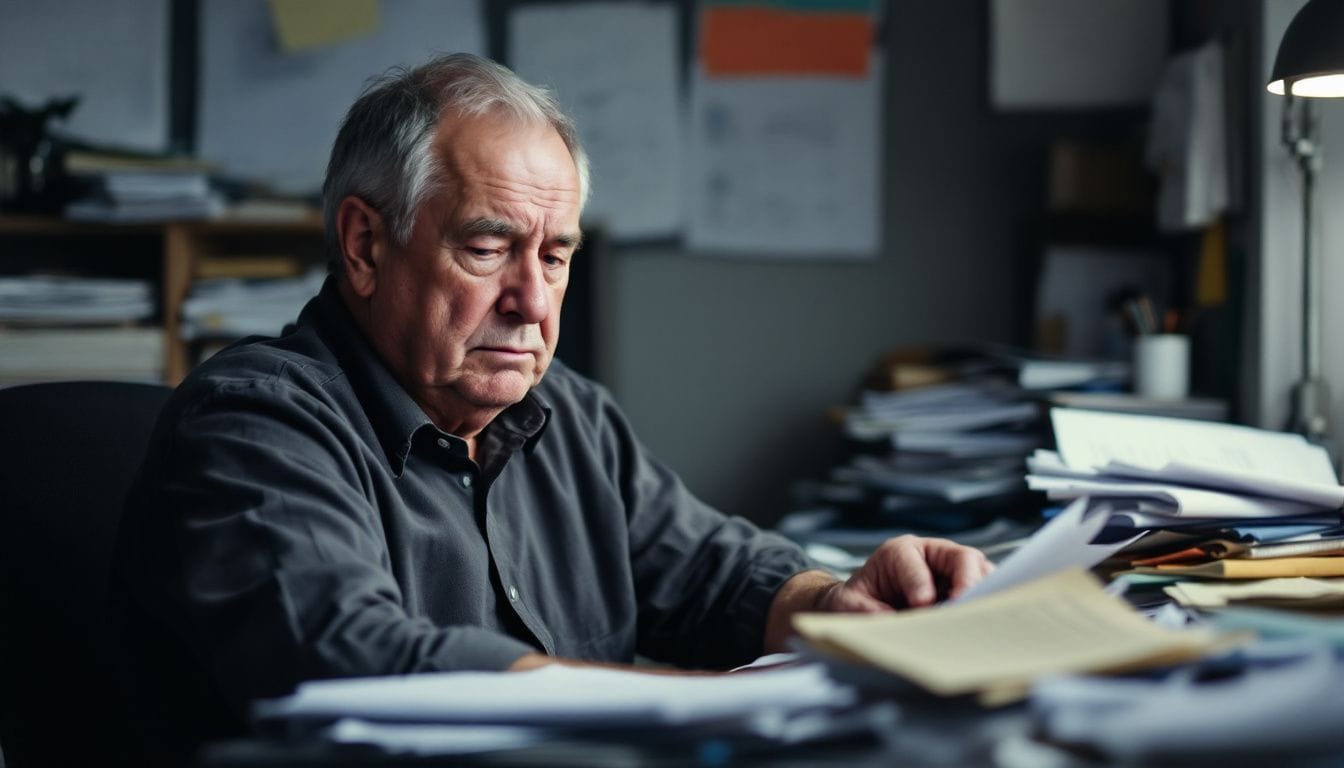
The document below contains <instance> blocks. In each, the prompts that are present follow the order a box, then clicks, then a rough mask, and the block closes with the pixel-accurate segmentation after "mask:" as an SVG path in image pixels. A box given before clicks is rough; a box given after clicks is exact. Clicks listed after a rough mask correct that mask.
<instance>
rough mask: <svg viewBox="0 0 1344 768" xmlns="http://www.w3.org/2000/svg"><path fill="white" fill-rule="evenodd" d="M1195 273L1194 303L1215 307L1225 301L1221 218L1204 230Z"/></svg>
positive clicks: (1225, 253) (1223, 229) (1225, 260)
mask: <svg viewBox="0 0 1344 768" xmlns="http://www.w3.org/2000/svg"><path fill="white" fill-rule="evenodd" d="M1195 274H1196V277H1195V304H1196V305H1198V306H1201V307H1216V306H1218V305H1220V304H1222V303H1224V302H1226V301H1227V230H1226V229H1225V228H1224V227H1223V221H1222V219H1219V220H1218V221H1215V222H1214V223H1213V225H1212V226H1210V227H1209V228H1208V229H1206V230H1204V237H1203V238H1201V240H1200V244H1199V271H1198V272H1196V273H1195Z"/></svg>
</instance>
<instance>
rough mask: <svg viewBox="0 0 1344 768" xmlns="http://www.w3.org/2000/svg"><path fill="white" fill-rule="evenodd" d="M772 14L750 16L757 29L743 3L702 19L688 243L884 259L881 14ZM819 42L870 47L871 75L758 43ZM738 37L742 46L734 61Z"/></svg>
mask: <svg viewBox="0 0 1344 768" xmlns="http://www.w3.org/2000/svg"><path fill="white" fill-rule="evenodd" d="M762 5H765V6H776V7H775V8H774V9H772V10H770V11H769V12H768V13H767V12H765V11H762V10H761V9H754V10H751V11H750V13H755V14H756V16H753V17H752V18H751V19H749V20H750V21H751V23H750V24H747V23H745V21H746V20H744V18H739V17H740V16H741V15H742V14H743V13H746V12H747V11H743V10H742V9H740V8H736V7H732V6H733V4H732V3H709V4H707V6H706V7H705V8H704V9H702V16H701V32H700V34H701V47H700V50H699V53H698V55H697V62H696V67H695V74H694V83H693V91H692V98H691V162H690V171H689V172H690V179H689V203H688V206H689V207H688V233H687V240H688V244H689V245H690V246H691V247H692V248H694V249H697V250H705V251H715V252H723V253H735V254H743V255H755V256H765V257H791V258H799V257H802V258H808V257H811V258H836V257H842V258H855V257H858V258H865V257H873V256H875V255H876V253H877V250H878V245H879V241H880V231H879V230H880V227H879V224H880V215H879V205H880V196H881V173H882V151H881V147H882V144H881V123H882V120H881V99H882V78H881V72H882V70H883V60H882V57H881V55H880V54H879V53H878V52H876V51H875V50H873V49H872V39H873V35H874V30H875V29H876V23H875V21H874V19H873V16H872V13H873V11H872V9H871V7H869V6H868V5H867V4H863V3H858V4H850V5H853V6H854V7H843V8H841V9H840V10H839V11H834V12H828V11H822V10H818V9H811V8H809V9H806V10H797V9H795V8H793V7H792V6H793V5H795V4H794V3H786V2H777V3H763V4H762ZM842 5H843V4H842ZM758 17H759V18H758ZM856 30H859V31H858V32H856ZM809 33H812V34H815V35H817V36H821V37H824V38H825V39H826V40H833V41H835V40H838V41H841V42H842V43H843V44H844V45H846V46H851V47H852V46H855V45H861V46H862V47H863V50H862V51H861V56H860V59H861V61H862V62H864V65H863V66H862V67H856V66H855V65H854V61H855V57H854V56H853V55H848V56H839V55H836V53H835V51H834V50H833V47H832V46H829V45H813V46H810V48H807V47H804V48H803V50H814V51H819V52H824V53H825V55H822V53H818V54H816V55H801V54H799V55H791V56H787V57H781V56H780V55H777V52H776V53H768V52H769V51H772V50H774V48H772V47H771V46H768V45H760V46H756V45H753V44H752V42H753V40H754V39H755V38H756V37H766V38H769V39H770V40H774V41H775V42H777V41H778V39H783V38H787V39H789V40H795V41H796V40H798V39H799V38H800V36H801V37H805V36H806V35H807V34H809ZM732 35H737V36H739V37H741V42H742V45H741V46H740V49H739V50H738V52H737V53H736V54H734V55H733V56H727V57H726V58H725V56H726V54H725V53H724V52H725V51H728V50H732V48H733V46H732V40H731V39H728V38H731V36H732ZM758 42H759V41H758ZM814 42H815V41H814ZM776 47H778V46H776ZM787 47H789V50H790V51H793V52H794V53H797V52H798V50H799V46H796V45H795V46H787ZM751 50H760V51H762V53H761V55H760V56H758V57H757V58H756V59H755V60H754V62H753V61H744V60H743V57H742V55H740V54H741V52H742V51H751ZM853 53H854V52H853V51H850V54H853ZM753 67H754V69H753Z"/></svg>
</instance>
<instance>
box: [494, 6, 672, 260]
mask: <svg viewBox="0 0 1344 768" xmlns="http://www.w3.org/2000/svg"><path fill="white" fill-rule="evenodd" d="M677 24H678V21H677V9H676V7H675V6H673V5H672V4H670V3H628V2H594V3H579V4H565V5H564V6H557V5H533V6H523V7H521V8H518V9H516V10H514V11H513V12H512V13H511V14H510V16H509V60H508V63H509V65H510V66H511V67H513V69H514V71H515V72H517V73H518V74H519V76H521V77H522V78H523V79H524V80H527V81H528V82H531V83H536V84H538V85H545V86H548V87H550V88H551V89H552V90H554V91H555V93H556V95H557V97H558V98H559V99H560V102H561V103H562V104H564V106H565V108H566V109H567V110H568V111H569V112H570V114H571V115H573V116H574V118H575V120H576V121H577V122H578V125H579V135H580V136H581V137H582V139H583V143H584V147H585V148H586V149H587V151H588V156H589V158H590V160H591V163H592V169H593V176H592V178H593V184H592V187H593V195H592V198H591V199H590V201H589V203H588V207H587V208H586V209H585V210H584V217H585V219H591V220H593V221H596V222H599V223H602V224H604V225H605V226H606V227H607V231H608V232H609V233H610V234H611V235H613V236H614V237H618V238H649V237H669V236H672V235H675V234H677V233H678V232H679V230H680V227H681V221H682V215H681V211H682V199H683V195H682V189H683V182H682V166H683V159H682V158H683V144H684V141H685V139H684V135H683V134H684V125H685V121H684V118H683V115H682V109H681V94H680V80H681V77H680V59H681V57H680V52H679V50H678V46H677V29H678V27H677Z"/></svg>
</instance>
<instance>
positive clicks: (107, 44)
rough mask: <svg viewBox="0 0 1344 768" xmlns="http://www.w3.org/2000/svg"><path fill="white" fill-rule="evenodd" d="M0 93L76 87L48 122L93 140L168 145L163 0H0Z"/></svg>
mask: <svg viewBox="0 0 1344 768" xmlns="http://www.w3.org/2000/svg"><path fill="white" fill-rule="evenodd" d="M0 20H3V21H0V93H3V94H7V95H9V96H13V97H15V98H17V99H18V100H19V101H20V102H21V103H23V104H24V106H25V107H28V108H33V107H36V106H38V105H39V104H45V103H46V101H47V99H49V98H51V97H53V96H60V97H65V96H72V95H75V94H78V95H79V97H80V99H79V105H78V106H76V107H75V111H74V112H72V113H70V119H69V120H68V121H67V122H65V123H53V124H52V125H51V126H50V127H52V128H57V129H60V130H61V132H62V133H64V134H66V135H69V136H72V137H75V138H79V139H83V140H85V141H89V142H94V143H98V144H107V145H113V146H118V147H124V148H127V149H136V150H142V151H146V152H162V151H164V150H166V149H167V148H168V70H169V66H168V0H129V1H128V2H119V3H115V4H114V3H89V2H86V1H85V0H43V2H36V3H35V2H31V1H30V0H0Z"/></svg>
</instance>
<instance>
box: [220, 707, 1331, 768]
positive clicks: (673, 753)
mask: <svg viewBox="0 0 1344 768" xmlns="http://www.w3.org/2000/svg"><path fill="white" fill-rule="evenodd" d="M894 701H895V702H896V704H897V707H898V711H899V716H898V717H897V718H896V719H895V721H894V722H892V723H891V724H890V725H889V726H888V727H886V728H884V729H883V732H882V733H881V734H880V736H877V737H869V738H856V739H848V740H842V741H836V742H831V743H825V744H812V745H804V746H798V747H784V748H778V749H773V750H768V751H751V752H737V753H731V752H728V753H724V752H717V753H705V757H703V758H702V757H699V756H697V755H696V754H695V753H694V752H693V751H691V750H690V749H688V748H687V747H686V746H685V745H684V744H682V745H679V746H674V747H673V748H671V749H668V748H666V745H656V744H655V745H654V746H648V744H647V742H645V744H644V745H637V744H595V743H591V742H589V743H583V742H565V741H556V742H551V743H546V744H543V745H539V746H536V747H532V748H528V749H523V750H516V751H511V752H498V753H493V754H488V755H478V756H445V757H409V756H393V755H388V754H385V753H382V752H378V751H375V750H371V749H367V748H357V747H343V746H333V745H322V744H288V743H282V742H276V741H268V740H265V739H239V740H235V741H228V742H221V743H217V744H212V745H209V746H207V747H206V748H205V749H204V750H203V751H202V753H201V755H200V760H199V765H200V766H202V768H270V767H272V766H275V767H277V768H278V767H279V766H300V767H302V766H326V765H333V766H386V765H392V766H401V765H405V766H417V767H419V766H443V765H454V766H481V767H483V768H511V767H513V766H528V767H536V766H556V767H557V768H571V767H572V768H581V767H582V768H639V767H644V766H647V767H648V768H674V767H680V766H741V767H742V768H765V767H767V766H769V767H770V768H804V767H806V766H820V767H823V768H824V767H826V766H836V767H837V768H838V767H839V766H845V767H846V768H870V767H872V768H876V767H877V766H883V767H884V768H885V767H886V766H908V767H920V766H930V767H932V766H939V767H944V768H950V767H955V768H963V767H967V766H995V767H997V768H1097V767H1098V766H1145V767H1147V766H1159V767H1161V766H1171V767H1172V768H1175V767H1176V766H1180V767H1181V768H1187V767H1189V766H1194V767H1196V768H1198V767H1199V766H1208V767H1209V768H1227V767H1228V766H1246V765H1266V766H1269V765H1272V766H1275V767H1276V768H1327V767H1334V768H1338V766H1340V765H1341V764H1344V734H1341V736H1340V740H1339V743H1338V745H1337V746H1336V747H1333V748H1331V749H1329V750H1326V751H1317V752H1314V753H1303V754H1286V753H1283V752H1281V751H1266V752H1264V753H1247V752H1245V751H1241V752H1238V753H1235V754H1226V753H1224V754H1201V755H1197V756H1189V755H1183V756H1182V755H1178V756H1171V757H1169V758H1164V759H1153V758H1145V759H1144V760H1142V761H1140V762H1116V761H1107V760H1105V759H1104V758H1102V757H1100V756H1097V755H1090V754H1085V753H1082V752H1077V751H1070V750H1069V749H1067V748H1065V747H1063V746H1058V745H1051V744H1046V743H1043V742H1041V741H1038V740H1036V739H1034V738H1032V718H1031V715H1030V713H1029V712H1028V711H1027V707H1026V705H1024V704H1018V705H1014V706H1010V707H1004V708H1000V709H991V710H986V709H981V708H979V707H978V706H976V705H975V704H973V703H971V702H969V701H967V700H949V699H937V698H933V697H928V696H924V695H920V694H916V695H905V696H897V697H895V698H894Z"/></svg>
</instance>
